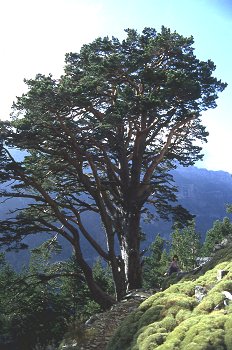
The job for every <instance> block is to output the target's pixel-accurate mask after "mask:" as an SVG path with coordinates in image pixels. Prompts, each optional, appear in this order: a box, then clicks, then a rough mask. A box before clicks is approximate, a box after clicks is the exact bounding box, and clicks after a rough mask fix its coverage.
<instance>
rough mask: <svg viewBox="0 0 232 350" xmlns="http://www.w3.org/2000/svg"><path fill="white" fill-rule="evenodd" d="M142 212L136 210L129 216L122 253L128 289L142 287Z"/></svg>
mask: <svg viewBox="0 0 232 350" xmlns="http://www.w3.org/2000/svg"><path fill="white" fill-rule="evenodd" d="M139 228H140V212H139V211H138V210H134V211H133V213H131V214H130V216H129V218H128V225H127V233H126V234H125V236H124V237H123V240H122V245H121V254H122V257H123V260H124V265H125V276H126V284H127V291H129V290H132V289H138V288H141V287H142V267H141V258H140V231H139Z"/></svg>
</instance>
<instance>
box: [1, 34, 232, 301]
mask: <svg viewBox="0 0 232 350" xmlns="http://www.w3.org/2000/svg"><path fill="white" fill-rule="evenodd" d="M192 45H193V38H192V37H189V38H186V37H183V36H182V35H179V34H178V33H176V32H171V31H170V30H169V29H167V28H164V27H162V29H161V32H160V33H157V32H156V30H155V29H153V28H145V29H144V30H143V32H142V34H138V33H137V31H135V30H132V29H127V30H126V38H125V39H124V40H122V41H121V42H120V41H119V40H118V39H117V38H114V37H113V38H112V39H109V38H108V37H104V38H98V39H96V40H95V41H93V42H92V43H90V44H88V45H84V46H83V47H82V49H81V50H80V53H70V54H67V55H66V61H65V62H66V66H65V69H64V75H62V76H61V77H60V79H58V80H56V79H54V78H53V77H52V76H51V75H48V76H44V75H42V74H38V75H37V76H36V77H35V78H34V79H29V80H26V81H25V82H26V84H27V86H28V92H27V93H25V94H23V95H22V96H21V97H19V98H18V99H17V102H16V103H15V104H14V110H13V113H12V116H13V120H12V122H11V123H5V124H4V125H2V133H1V137H2V140H3V144H2V151H1V163H2V164H1V165H2V168H1V171H0V178H1V180H2V181H3V182H4V181H5V182H7V181H8V183H9V181H11V184H12V186H11V189H9V190H2V193H1V194H2V196H4V197H16V198H17V197H21V198H27V199H28V207H27V208H26V209H25V210H24V211H22V212H21V213H19V214H18V215H17V216H16V217H12V218H11V219H9V220H3V221H2V222H1V224H0V229H1V232H2V238H1V239H2V242H3V243H4V242H5V243H6V242H7V243H15V244H16V246H17V245H18V246H20V241H21V239H22V237H25V235H28V234H32V233H42V232H57V233H58V234H60V235H62V236H63V237H65V238H66V239H67V240H68V241H69V242H70V244H71V245H72V246H73V248H74V251H75V256H76V259H77V262H78V265H79V266H80V267H81V269H82V271H83V273H84V275H85V278H86V281H87V284H88V286H89V289H90V291H91V293H92V295H93V298H94V300H95V301H96V302H98V303H99V304H100V305H101V306H102V307H105V308H107V307H109V306H111V305H112V304H113V303H114V302H115V300H114V298H113V297H111V296H109V295H108V294H107V293H105V292H104V291H103V290H102V289H101V286H100V285H99V284H97V283H96V281H95V280H94V277H93V273H92V269H91V266H90V265H89V264H88V263H87V261H86V259H85V257H84V255H83V251H82V248H81V236H84V237H85V239H86V240H87V241H88V242H89V243H90V245H91V246H92V247H93V248H94V249H95V250H96V252H97V253H98V254H99V256H101V257H102V258H103V259H104V260H105V261H106V262H107V263H108V264H109V265H110V267H111V269H112V276H113V280H114V285H115V291H116V298H117V299H118V300H120V299H121V298H122V297H123V296H124V295H125V293H126V291H127V290H130V289H134V288H139V287H140V286H141V284H142V268H141V255H140V241H141V235H140V222H141V215H142V213H143V211H144V210H145V204H147V203H150V204H151V205H152V208H153V209H152V210H154V212H155V211H156V213H158V214H159V215H160V216H162V217H165V218H167V217H168V216H169V215H170V214H172V213H173V215H174V216H176V215H179V214H181V215H182V218H186V217H187V218H188V219H189V216H188V215H187V214H188V213H187V212H183V211H181V213H180V210H179V209H180V208H179V207H178V208H177V210H175V208H174V207H173V206H172V205H171V204H170V203H171V201H175V199H176V197H175V186H174V184H173V182H172V177H171V175H170V173H169V171H170V170H171V169H173V168H175V167H176V166H177V164H178V163H179V164H182V165H184V166H188V165H192V164H194V162H195V161H197V160H198V159H201V158H202V155H201V154H200V152H201V147H200V146H199V144H200V142H204V141H206V137H207V132H206V130H205V127H204V126H203V125H202V124H201V119H200V118H201V112H202V111H205V110H207V109H209V108H215V107H216V103H215V100H216V98H217V94H218V92H220V91H223V90H224V88H225V87H226V84H224V83H222V82H221V81H220V80H217V79H216V78H215V77H214V76H212V73H213V71H214V70H215V65H214V63H213V62H212V61H210V60H208V61H206V62H204V61H200V60H198V59H197V58H196V56H195V55H194V49H193V47H192ZM10 147H17V148H19V149H21V150H26V151H27V155H26V156H25V159H24V160H23V161H21V162H16V161H15V159H14V158H13V156H12V154H11V151H10ZM146 208H147V207H146ZM146 210H147V209H146ZM92 213H94V214H95V215H97V216H98V217H99V220H100V221H101V222H102V236H103V235H104V236H105V242H106V245H105V246H104V245H103V244H102V242H100V241H99V240H97V238H96V237H94V236H93V235H92V234H91V232H90V231H89V230H88V229H87V227H86V225H85V221H84V219H83V218H84V217H86V215H87V214H88V215H91V214H92ZM183 213H184V214H186V215H183ZM118 247H119V254H118Z"/></svg>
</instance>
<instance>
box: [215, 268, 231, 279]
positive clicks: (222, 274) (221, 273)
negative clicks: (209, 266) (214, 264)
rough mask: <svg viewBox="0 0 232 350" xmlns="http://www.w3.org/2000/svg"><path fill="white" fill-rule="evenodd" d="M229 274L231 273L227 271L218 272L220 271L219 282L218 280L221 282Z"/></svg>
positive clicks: (218, 273)
mask: <svg viewBox="0 0 232 350" xmlns="http://www.w3.org/2000/svg"><path fill="white" fill-rule="evenodd" d="M228 272H229V271H227V270H218V271H217V280H218V281H221V279H222V278H223V277H224V276H226V275H227V273H228Z"/></svg>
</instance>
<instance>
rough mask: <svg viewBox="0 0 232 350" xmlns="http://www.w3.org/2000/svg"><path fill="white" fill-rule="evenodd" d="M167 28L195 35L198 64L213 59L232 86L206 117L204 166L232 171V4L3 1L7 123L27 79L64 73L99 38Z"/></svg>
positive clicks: (230, 0)
mask: <svg viewBox="0 0 232 350" xmlns="http://www.w3.org/2000/svg"><path fill="white" fill-rule="evenodd" d="M162 25H165V26H167V27H169V28H171V29H172V30H176V31H177V32H178V33H179V34H182V35H184V36H189V35H193V36H194V39H195V44H194V47H195V48H196V55H197V57H198V58H199V59H202V60H207V59H208V58H210V59H212V60H213V61H214V62H215V64H216V65H217V70H216V73H215V75H216V76H217V78H220V79H222V81H224V82H227V83H228V84H229V85H228V87H227V88H226V90H225V91H224V92H223V93H221V94H220V95H219V99H218V107H217V108H216V109H215V110H210V111H208V112H206V113H204V114H203V121H204V124H205V125H206V126H207V129H208V131H209V133H210V136H209V138H208V143H207V144H206V145H204V147H203V152H204V154H205V157H204V161H203V162H200V163H199V164H198V166H199V167H205V168H207V169H212V170H226V171H228V172H230V173H232V157H231V150H232V115H231V102H232V69H231V64H232V0H117V1H111V0H83V1H81V0H7V1H6V0H5V1H1V2H0V33H1V40H0V47H1V54H0V118H1V119H6V118H8V117H9V114H10V110H11V105H12V102H13V101H14V100H15V97H16V96H20V95H21V94H22V93H23V91H25V85H24V83H23V79H24V78H33V77H34V76H35V75H36V74H37V73H43V74H48V73H52V74H53V75H54V76H55V77H59V75H60V74H62V69H63V66H64V55H65V53H67V52H78V51H79V49H80V47H81V46H82V45H83V44H84V43H89V42H90V41H92V40H94V39H95V38H96V37H98V36H106V35H109V36H110V37H111V36H112V35H113V36H116V37H119V38H123V37H124V29H126V28H134V29H137V30H138V31H141V30H142V29H143V28H144V27H154V28H156V29H157V30H160V28H161V26H162Z"/></svg>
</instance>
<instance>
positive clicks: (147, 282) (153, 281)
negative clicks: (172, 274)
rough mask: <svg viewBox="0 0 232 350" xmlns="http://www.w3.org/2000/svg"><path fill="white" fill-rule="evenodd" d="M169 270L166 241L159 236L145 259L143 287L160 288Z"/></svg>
mask: <svg viewBox="0 0 232 350" xmlns="http://www.w3.org/2000/svg"><path fill="white" fill-rule="evenodd" d="M167 268H168V254H167V251H166V249H165V240H164V239H163V238H162V237H161V236H160V235H159V234H158V235H157V236H156V238H155V241H154V242H153V243H151V245H150V247H149V248H148V256H145V257H144V264H143V272H144V273H143V287H144V288H160V286H161V284H162V281H163V279H164V275H165V272H166V271H167Z"/></svg>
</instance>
